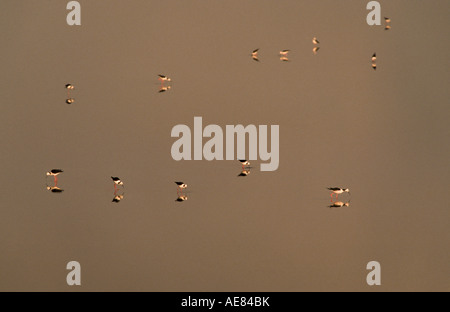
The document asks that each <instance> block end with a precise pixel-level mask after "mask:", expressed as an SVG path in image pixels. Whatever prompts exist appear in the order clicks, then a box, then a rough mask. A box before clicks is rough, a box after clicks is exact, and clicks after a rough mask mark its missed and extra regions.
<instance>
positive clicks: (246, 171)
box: [238, 169, 250, 177]
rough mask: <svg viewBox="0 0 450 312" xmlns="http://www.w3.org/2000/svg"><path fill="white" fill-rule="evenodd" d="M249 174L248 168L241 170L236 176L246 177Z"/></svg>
mask: <svg viewBox="0 0 450 312" xmlns="http://www.w3.org/2000/svg"><path fill="white" fill-rule="evenodd" d="M249 174H250V170H245V169H244V170H242V171H241V173H239V174H238V177H246V176H248V175H249Z"/></svg>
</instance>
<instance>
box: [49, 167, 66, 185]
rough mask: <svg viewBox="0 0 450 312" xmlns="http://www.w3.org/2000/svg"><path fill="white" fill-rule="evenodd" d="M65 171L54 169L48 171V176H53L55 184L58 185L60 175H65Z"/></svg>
mask: <svg viewBox="0 0 450 312" xmlns="http://www.w3.org/2000/svg"><path fill="white" fill-rule="evenodd" d="M63 172H64V171H63V170H61V169H52V170H50V171H48V172H47V173H46V174H47V176H53V177H54V178H55V184H56V183H58V174H61V173H63Z"/></svg>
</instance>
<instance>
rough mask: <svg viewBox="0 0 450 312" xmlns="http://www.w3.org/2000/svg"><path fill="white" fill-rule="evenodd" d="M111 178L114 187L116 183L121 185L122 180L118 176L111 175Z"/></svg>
mask: <svg viewBox="0 0 450 312" xmlns="http://www.w3.org/2000/svg"><path fill="white" fill-rule="evenodd" d="M111 179H112V180H113V182H114V189H117V185H120V186H123V182H122V181H121V180H120V178H119V177H111Z"/></svg>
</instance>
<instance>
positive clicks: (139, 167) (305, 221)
mask: <svg viewBox="0 0 450 312" xmlns="http://www.w3.org/2000/svg"><path fill="white" fill-rule="evenodd" d="M67 2H68V1H13V0H2V1H1V2H0V27H1V32H0V42H1V45H0V56H1V58H0V59H1V61H0V62H1V74H0V96H1V100H0V101H1V114H0V133H1V149H2V150H1V153H0V169H1V172H2V173H3V174H2V179H1V196H0V203H1V208H0V290H2V291H12V290H20V291H77V290H84V291H100V290H101V291H119V290H120V291H354V290H356V291H374V290H375V291H376V290H382V291H436V290H437V291H449V290H450V278H449V276H450V268H449V260H450V256H449V244H450V235H449V220H450V219H449V217H450V210H449V205H448V199H447V194H448V190H449V176H450V175H449V173H450V172H449V159H450V149H449V135H450V123H449V117H450V116H449V112H450V109H449V103H448V102H449V101H448V100H449V91H448V83H449V61H448V51H449V41H448V38H449V35H450V34H449V29H450V28H449V20H448V12H449V9H450V3H449V2H448V1H380V2H381V10H382V15H383V16H389V17H391V19H392V22H391V26H392V30H391V31H384V30H383V26H372V27H371V26H368V25H367V23H366V16H367V13H368V11H367V10H366V8H365V6H366V3H367V2H368V1H349V0H347V1H335V0H329V1H323V0H321V1H264V0H262V1H231V0H228V1H206V0H205V1H181V0H180V1H136V0H134V1H79V2H80V4H81V23H82V25H81V26H68V25H67V24H66V15H67V13H68V11H67V10H66V4H67ZM314 36H317V38H318V39H319V40H320V42H321V44H320V47H321V49H320V50H319V53H318V55H316V56H314V55H313V54H312V51H311V50H312V48H313V45H312V42H311V39H312V37H314ZM256 48H260V59H261V62H260V63H257V62H254V61H252V59H251V57H250V56H249V54H250V52H251V51H252V50H253V49H256ZM281 49H291V50H292V52H291V54H290V59H291V62H280V61H279V59H278V56H277V53H278V51H279V50H281ZM374 52H376V53H377V56H378V60H377V64H378V69H377V71H373V70H372V69H371V65H370V57H371V56H372V54H373V53H374ZM160 73H163V74H167V75H168V76H170V77H172V79H173V83H172V90H170V91H169V92H166V93H158V92H157V91H158V81H157V79H156V78H157V74H160ZM66 83H73V84H74V85H75V87H76V89H75V90H74V91H73V92H72V95H73V97H74V98H75V100H76V102H75V103H74V104H72V105H66V104H65V103H64V101H65V98H66V90H65V89H64V85H65V84H66ZM194 116H202V117H203V124H204V126H205V125H207V124H218V125H220V126H222V127H223V128H225V125H227V124H233V125H235V124H243V125H248V124H255V125H261V124H266V125H273V124H278V125H280V152H279V153H280V167H279V169H278V170H277V171H275V172H261V171H260V170H259V161H254V162H252V165H253V166H254V168H253V169H252V172H251V174H250V175H249V176H248V177H246V178H238V177H237V174H238V173H239V171H240V165H239V163H238V162H237V161H212V162H208V161H205V160H204V161H193V160H192V161H180V162H176V161H174V160H173V159H172V157H171V155H170V147H171V145H172V143H173V142H174V141H175V140H174V139H172V138H171V137H170V131H171V129H172V127H173V126H175V125H177V124H186V125H188V126H190V127H191V129H193V117H194ZM51 168H61V169H63V170H64V171H65V172H64V173H63V174H62V175H60V178H59V183H58V185H59V186H60V187H62V188H63V189H64V190H65V191H64V193H62V194H53V193H50V192H48V191H47V190H46V189H45V187H46V179H45V172H46V171H48V170H50V169H51ZM111 175H117V176H119V177H121V178H122V180H123V181H124V182H125V185H126V188H125V197H124V199H123V200H122V201H121V202H120V203H119V204H114V203H112V202H111V200H112V198H113V185H112V182H111V180H110V176H111ZM175 180H182V181H184V182H186V183H188V184H189V188H188V190H189V193H187V195H188V197H189V200H188V201H186V202H184V203H178V202H175V201H174V200H175V198H176V186H175V184H174V183H173V182H174V181H175ZM48 181H49V183H50V182H52V179H51V178H49V179H48ZM327 186H342V187H349V188H350V190H351V192H352V194H351V202H350V207H343V208H338V209H329V208H328V207H327V205H329V202H330V197H329V192H328V190H326V189H325V187H327ZM346 195H347V194H344V195H342V196H341V197H340V198H342V199H346V198H348V195H347V196H346ZM71 260H76V261H79V262H80V263H81V270H82V277H81V279H82V286H81V287H69V286H68V285H67V284H66V275H67V273H68V271H67V270H66V268H65V267H66V264H67V262H69V261H71ZM371 260H376V261H379V262H380V263H381V274H382V277H381V282H382V285H381V286H379V287H376V286H372V287H369V286H368V285H367V284H366V275H367V273H368V270H366V264H367V263H368V262H369V261H371Z"/></svg>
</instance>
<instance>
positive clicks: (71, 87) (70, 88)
mask: <svg viewBox="0 0 450 312" xmlns="http://www.w3.org/2000/svg"><path fill="white" fill-rule="evenodd" d="M66 89H67V97H68V98H70V92H69V91H70V90H73V89H75V87H74V85H73V84H71V83H68V84H66Z"/></svg>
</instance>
